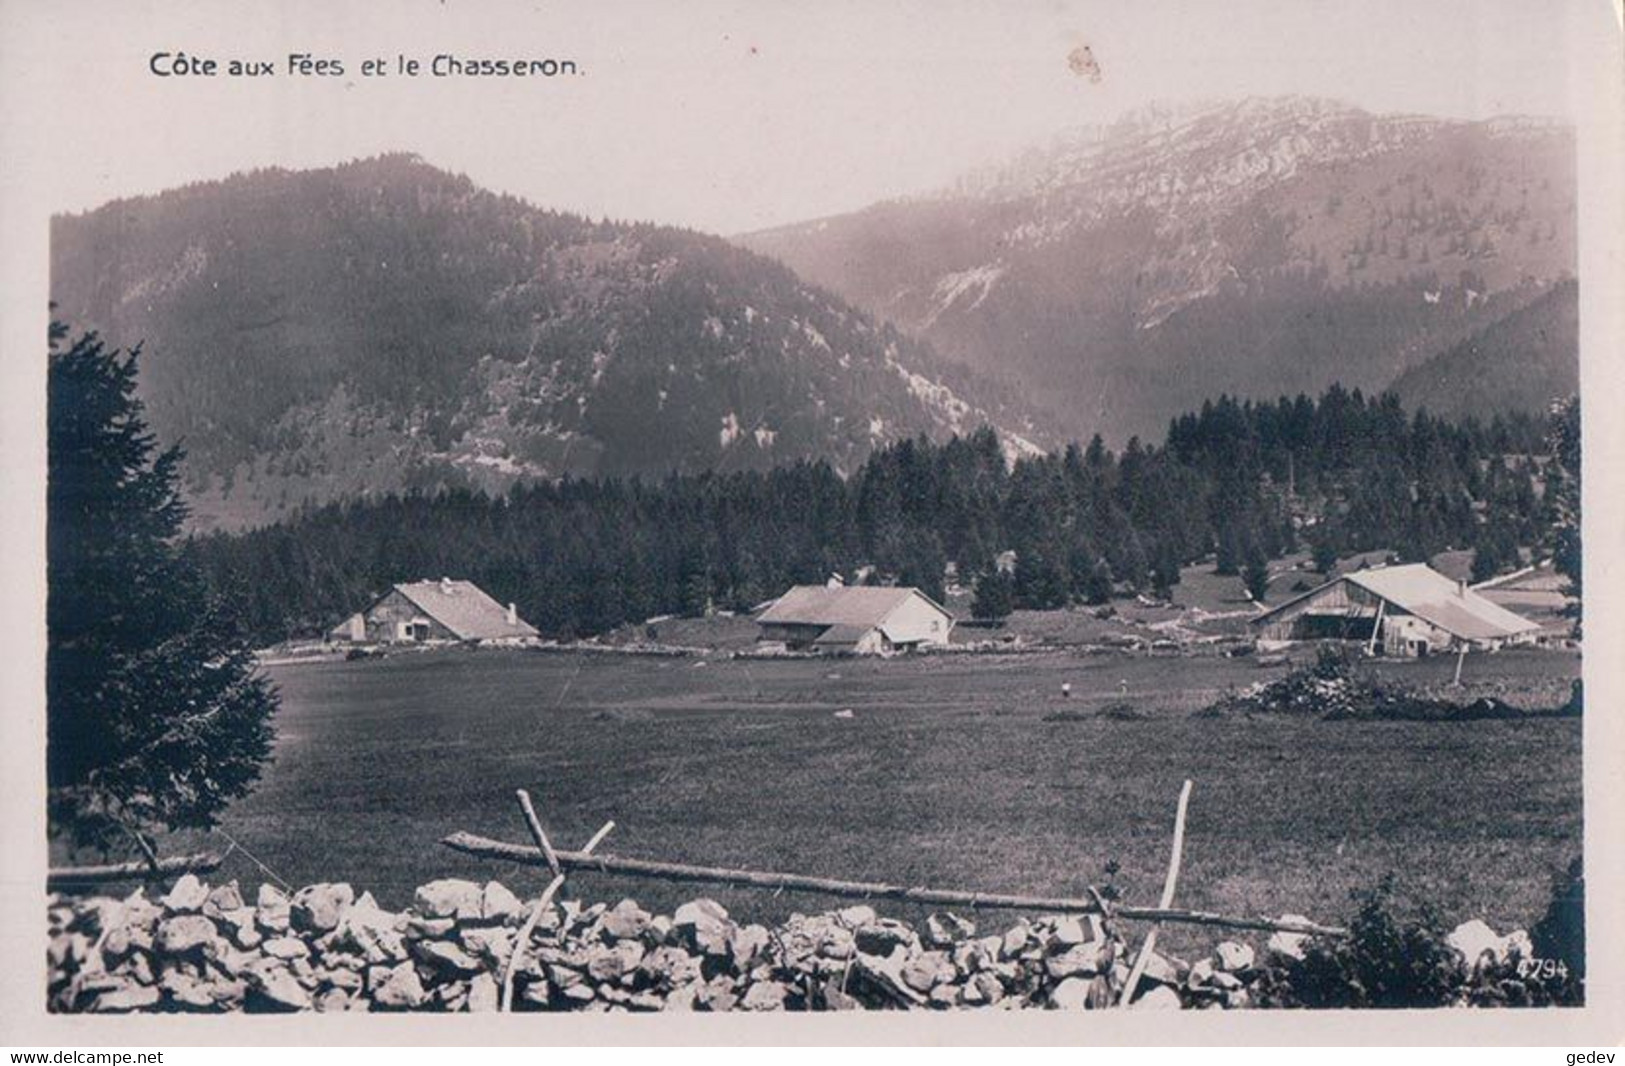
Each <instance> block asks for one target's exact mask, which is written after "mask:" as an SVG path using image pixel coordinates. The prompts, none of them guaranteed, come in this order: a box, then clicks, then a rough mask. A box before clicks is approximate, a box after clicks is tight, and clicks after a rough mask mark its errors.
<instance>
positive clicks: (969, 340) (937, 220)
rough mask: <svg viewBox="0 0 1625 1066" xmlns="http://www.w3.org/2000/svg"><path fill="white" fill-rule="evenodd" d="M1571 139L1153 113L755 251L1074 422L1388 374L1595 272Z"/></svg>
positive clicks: (779, 237)
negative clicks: (1566, 281) (1583, 268)
mask: <svg viewBox="0 0 1625 1066" xmlns="http://www.w3.org/2000/svg"><path fill="white" fill-rule="evenodd" d="M1573 155H1574V141H1573V134H1572V131H1571V130H1569V129H1568V128H1566V127H1563V126H1560V125H1556V124H1554V123H1550V122H1546V121H1542V120H1536V119H1500V120H1493V121H1488V122H1477V123H1467V122H1451V121H1445V120H1439V119H1431V118H1425V117H1418V116H1374V115H1370V114H1367V113H1365V112H1362V111H1359V110H1356V109H1353V108H1349V107H1346V106H1343V105H1339V104H1336V103H1332V102H1328V101H1323V100H1306V99H1298V98H1288V99H1271V100H1246V101H1242V102H1239V103H1228V104H1219V105H1213V106H1207V107H1194V108H1180V109H1168V108H1152V109H1148V110H1146V111H1143V112H1140V113H1137V114H1134V115H1131V116H1129V117H1127V118H1125V119H1123V120H1122V121H1120V122H1118V123H1116V124H1113V125H1110V126H1104V127H1096V128H1090V129H1085V130H1080V131H1078V132H1076V133H1074V134H1072V135H1069V136H1068V137H1065V138H1062V139H1060V140H1058V141H1057V142H1056V143H1054V144H1052V145H1050V146H1047V147H1045V148H1043V149H1035V150H1033V151H1031V152H1029V153H1027V154H1026V155H1024V156H1023V157H1021V158H1019V159H1016V160H1014V161H1012V162H1010V163H1009V164H1007V165H1004V166H1001V167H997V168H992V169H989V170H987V171H984V172H982V173H978V174H973V175H969V176H967V177H966V178H965V179H963V180H962V181H960V182H959V183H957V184H956V185H955V186H954V187H953V188H951V189H947V190H943V191H942V192H940V193H938V194H936V195H933V196H928V197H922V198H918V199H913V200H906V201H896V202H890V203H885V204H878V205H875V206H874V207H871V208H869V209H867V210H865V211H861V212H858V213H856V214H851V215H845V216H840V217H837V218H830V219H821V220H816V221H813V222H809V223H806V224H801V225H796V226H790V227H785V228H781V229H776V230H772V231H768V232H763V233H757V234H751V235H747V236H745V237H742V238H740V239H739V240H740V242H741V243H743V244H744V245H745V246H747V247H749V248H752V249H754V250H756V251H760V252H764V253H766V254H769V255H773V256H776V257H778V258H780V259H781V260H783V261H784V262H785V263H787V264H789V265H790V266H791V267H792V268H794V269H795V270H796V271H798V272H799V273H801V274H802V275H803V276H805V277H807V278H809V279H811V280H813V281H816V282H818V283H820V284H823V285H826V286H829V287H830V288H832V289H834V290H835V291H837V292H839V293H841V294H842V295H844V296H846V297H847V298H849V299H851V300H852V301H853V302H855V303H857V304H858V305H859V306H862V307H865V308H867V309H869V310H871V311H873V312H875V313H876V314H878V315H880V316H882V317H884V318H886V319H889V320H890V321H893V322H895V323H896V324H897V325H899V326H900V327H902V328H903V329H905V330H906V331H909V332H910V333H913V334H915V335H918V336H920V337H923V338H926V339H928V340H930V341H931V342H932V343H933V344H934V345H935V346H936V347H937V348H938V349H939V350H940V351H942V352H943V353H944V354H945V355H948V356H951V357H953V358H955V359H958V360H961V361H963V362H964V363H966V364H967V365H969V366H973V367H976V368H977V369H979V370H981V371H983V372H986V373H994V374H1002V375H1004V376H1006V377H1007V378H1010V379H1013V380H1015V381H1018V382H1020V383H1021V385H1022V386H1023V387H1024V388H1025V389H1026V390H1027V394H1028V397H1029V398H1030V399H1032V400H1034V401H1035V402H1045V401H1047V402H1048V404H1049V406H1050V407H1051V408H1052V409H1053V410H1054V412H1055V413H1056V414H1057V416H1058V422H1059V425H1060V429H1061V431H1062V432H1063V433H1064V434H1065V435H1070V436H1086V435H1087V434H1088V433H1091V432H1093V431H1094V430H1096V429H1101V430H1104V431H1106V432H1107V434H1108V436H1116V437H1119V438H1121V437H1123V436H1125V435H1127V434H1129V433H1141V434H1157V433H1160V430H1161V429H1162V428H1163V427H1164V425H1165V424H1166V420H1167V419H1168V418H1169V417H1171V416H1172V415H1174V414H1177V413H1178V412H1179V411H1181V410H1184V409H1189V408H1193V407H1195V406H1198V405H1199V404H1200V402H1201V401H1202V400H1203V399H1205V398H1207V397H1210V396H1213V395H1216V394H1218V393H1220V392H1229V393H1231V394H1241V395H1253V396H1262V397H1271V398H1272V397H1274V396H1276V395H1278V394H1280V393H1283V392H1286V393H1291V392H1296V391H1300V390H1301V391H1311V392H1312V391H1315V390H1318V389H1319V388H1322V387H1324V386H1325V385H1327V384H1329V383H1330V382H1332V381H1333V380H1341V381H1343V382H1344V383H1345V384H1348V385H1351V386H1359V387H1363V388H1367V389H1372V388H1381V387H1384V386H1386V385H1388V384H1389V383H1391V382H1392V381H1393V380H1394V379H1395V378H1396V377H1398V376H1399V375H1400V374H1402V373H1404V372H1405V371H1406V370H1408V369H1410V368H1412V367H1414V366H1417V365H1419V364H1421V363H1422V362H1425V361H1426V360H1427V359H1428V358H1429V357H1431V356H1433V355H1434V354H1436V353H1439V352H1442V351H1444V350H1446V349H1448V348H1450V347H1451V346H1453V345H1455V344H1457V343H1459V342H1461V341H1462V340H1464V339H1465V338H1467V337H1469V336H1474V335H1477V334H1479V333H1482V332H1483V331H1485V330H1487V329H1490V328H1492V327H1493V326H1494V325H1495V324H1496V323H1497V322H1499V321H1501V320H1502V319H1504V318H1506V316H1508V315H1510V314H1512V313H1513V312H1515V311H1517V310H1518V309H1520V308H1522V307H1524V306H1526V305H1527V304H1529V303H1531V302H1533V301H1535V300H1536V299H1538V298H1540V297H1541V296H1542V295H1543V294H1544V293H1546V292H1547V291H1549V289H1550V288H1551V287H1552V286H1553V284H1554V283H1556V282H1557V281H1559V280H1561V279H1562V278H1564V277H1565V276H1568V275H1571V273H1572V271H1573V269H1574V261H1575V220H1574V210H1575V175H1574V159H1573Z"/></svg>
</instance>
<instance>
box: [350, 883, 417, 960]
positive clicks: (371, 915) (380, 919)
mask: <svg viewBox="0 0 1625 1066" xmlns="http://www.w3.org/2000/svg"><path fill="white" fill-rule="evenodd" d="M399 924H401V920H400V916H399V915H396V914H391V913H390V912H388V911H385V910H382V909H380V908H379V906H378V904H377V902H376V901H374V900H373V898H372V894H371V893H364V894H363V895H362V897H361V898H360V899H358V900H356V901H355V903H354V904H352V905H351V907H350V909H349V910H347V911H345V912H344V918H343V920H342V921H340V922H339V925H338V928H337V929H335V930H333V933H332V937H333V940H332V945H333V947H334V948H335V949H337V950H339V951H347V952H354V953H356V954H358V955H360V956H361V957H362V958H364V959H366V960H367V961H368V962H369V963H374V964H377V963H383V962H399V961H400V960H401V959H404V958H405V957H406V944H405V940H404V938H403V937H402V935H401V933H400V932H399V931H398V929H397V928H396V927H397V925H399Z"/></svg>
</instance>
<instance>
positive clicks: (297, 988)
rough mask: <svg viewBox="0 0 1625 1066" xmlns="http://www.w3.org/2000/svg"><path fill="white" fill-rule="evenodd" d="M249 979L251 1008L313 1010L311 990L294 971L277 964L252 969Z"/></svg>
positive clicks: (247, 975) (249, 1007)
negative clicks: (300, 980)
mask: <svg viewBox="0 0 1625 1066" xmlns="http://www.w3.org/2000/svg"><path fill="white" fill-rule="evenodd" d="M244 976H245V978H246V980H247V981H248V991H249V998H248V1002H247V1004H246V1005H247V1007H248V1009H249V1010H256V1009H257V1010H266V1011H301V1010H312V1009H314V1007H315V1004H314V1003H313V1002H312V1001H311V998H310V991H309V990H308V989H306V988H305V986H304V985H303V984H301V983H300V982H299V979H298V978H296V977H295V976H294V975H293V972H292V971H290V970H288V969H286V968H284V967H281V966H277V965H270V966H261V967H257V968H254V969H250V970H249V971H248V972H247V973H246V974H245V975H244Z"/></svg>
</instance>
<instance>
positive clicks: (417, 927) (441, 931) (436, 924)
mask: <svg viewBox="0 0 1625 1066" xmlns="http://www.w3.org/2000/svg"><path fill="white" fill-rule="evenodd" d="M456 931H457V919H455V918H418V917H412V918H408V919H407V920H406V937H407V939H409V940H439V939H441V938H442V937H448V936H451V935H452V934H453V933H455V932H456Z"/></svg>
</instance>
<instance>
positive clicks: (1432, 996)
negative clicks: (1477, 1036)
mask: <svg viewBox="0 0 1625 1066" xmlns="http://www.w3.org/2000/svg"><path fill="white" fill-rule="evenodd" d="M1354 899H1355V900H1356V902H1357V903H1358V908H1357V909H1356V912H1355V915H1354V919H1353V920H1352V921H1351V922H1350V923H1349V936H1347V937H1346V938H1342V939H1339V940H1326V939H1318V938H1317V939H1315V940H1312V941H1310V942H1309V944H1308V945H1307V947H1306V949H1305V951H1304V955H1303V958H1301V959H1292V960H1286V961H1284V962H1276V963H1274V964H1272V967H1271V970H1270V972H1269V973H1268V974H1267V975H1266V977H1265V978H1264V979H1262V980H1261V984H1260V991H1259V1000H1260V1003H1261V1004H1262V1005H1264V1006H1272V1007H1310V1008H1316V1009H1332V1008H1344V1007H1379V1008H1407V1007H1443V1006H1448V1005H1451V1004H1453V1003H1455V1002H1457V1001H1458V999H1459V996H1460V989H1461V988H1462V985H1463V983H1464V981H1465V979H1466V976H1467V975H1466V970H1465V966H1464V965H1463V962H1462V959H1461V956H1460V955H1459V954H1458V953H1457V952H1456V950H1455V949H1454V948H1452V947H1450V945H1449V944H1447V943H1445V936H1446V933H1445V930H1444V929H1443V927H1442V925H1441V923H1440V921H1439V918H1438V915H1437V914H1435V913H1434V911H1433V910H1432V908H1430V907H1427V906H1421V907H1415V908H1410V909H1408V911H1405V912H1403V913H1402V907H1401V904H1400V902H1399V900H1398V898H1397V892H1396V889H1395V879H1394V876H1393V875H1392V874H1390V875H1388V876H1387V877H1385V878H1383V880H1382V882H1381V883H1380V884H1378V886H1377V887H1376V888H1375V889H1371V890H1367V891H1361V892H1356V893H1355V894H1354Z"/></svg>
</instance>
